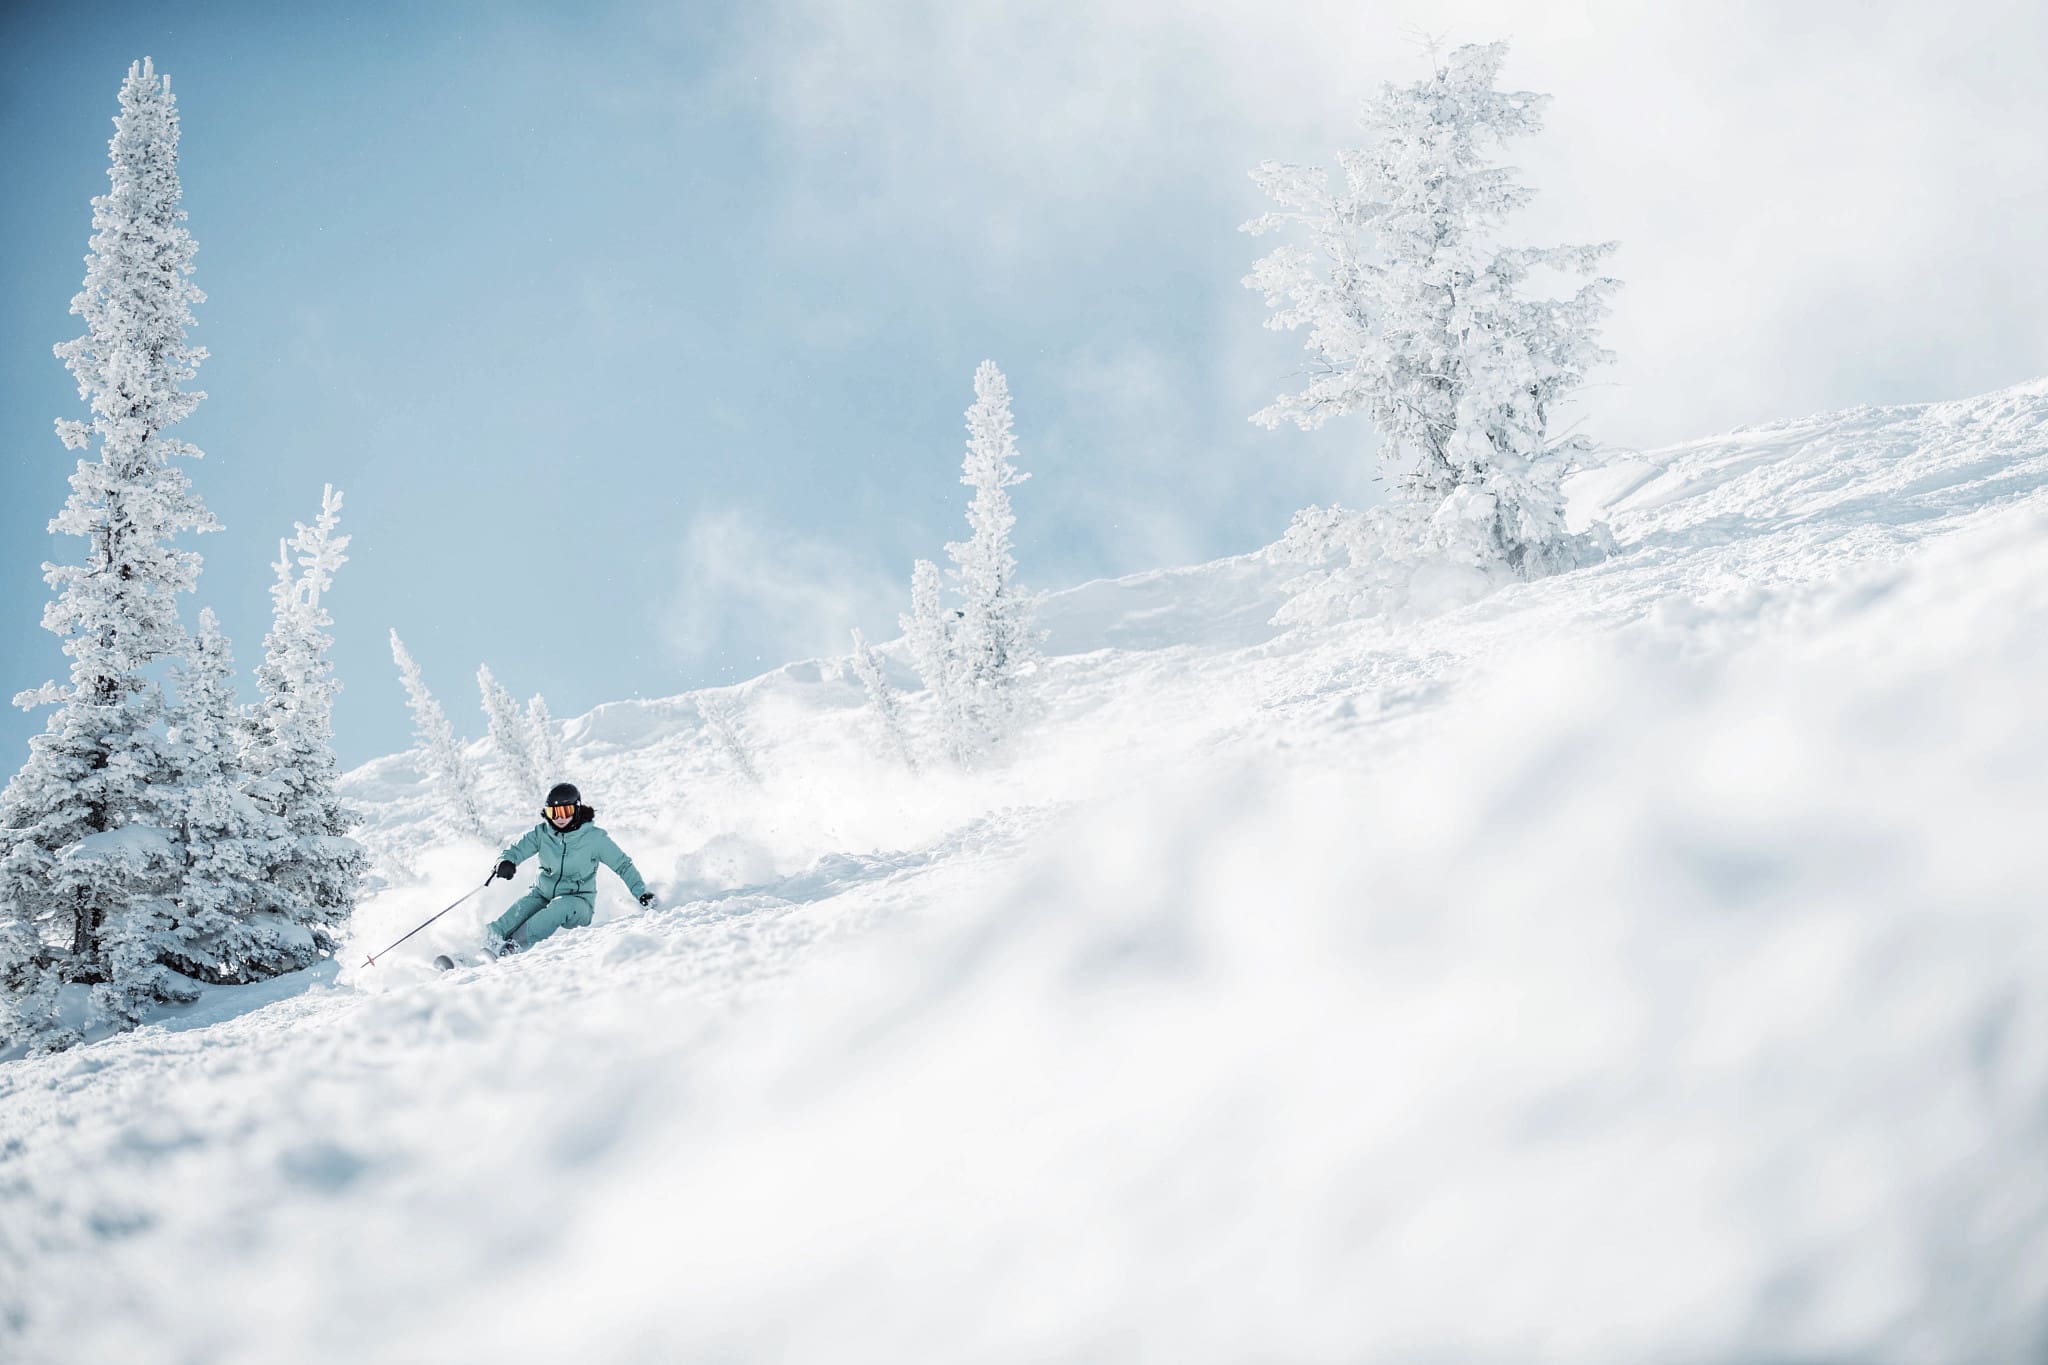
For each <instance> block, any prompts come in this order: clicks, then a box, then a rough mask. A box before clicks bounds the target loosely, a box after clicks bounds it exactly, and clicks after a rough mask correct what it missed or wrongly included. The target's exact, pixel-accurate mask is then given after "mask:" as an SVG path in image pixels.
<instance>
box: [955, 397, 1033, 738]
mask: <svg viewBox="0 0 2048 1365" xmlns="http://www.w3.org/2000/svg"><path fill="white" fill-rule="evenodd" d="M1016 456H1017V438H1016V436H1015V434H1014V433H1013V431H1012V430H1011V419H1010V388H1009V384H1008V383H1007V382H1006V381H1005V380H1004V379H1003V372H1002V371H1001V370H999V369H997V368H996V365H995V362H994V361H992V360H984V361H982V362H981V365H980V367H979V368H978V369H976V370H975V372H974V405H973V406H972V407H970V408H968V409H967V454H966V457H965V459H964V460H962V462H961V473H960V482H961V483H964V484H966V485H967V486H968V487H969V488H972V489H973V490H974V497H973V499H972V500H971V501H970V502H969V503H968V505H967V525H968V527H969V529H970V530H971V531H972V532H973V534H972V535H971V536H969V537H968V539H966V540H965V541H961V542H957V543H955V544H951V545H948V546H947V547H946V553H947V554H948V555H950V556H952V559H953V565H954V568H953V579H954V583H955V585H956V586H957V587H958V588H959V590H960V597H961V607H960V617H959V620H958V622H957V624H956V625H955V627H954V629H953V632H952V651H953V660H954V670H955V678H956V681H957V685H958V688H959V698H958V709H959V712H960V715H961V719H962V721H963V722H964V723H965V725H966V727H967V728H966V734H965V736H964V738H965V740H966V747H967V748H968V750H969V752H970V753H971V752H976V751H980V750H984V749H987V748H989V747H991V746H993V745H995V744H997V743H999V742H1000V741H1001V740H1002V739H1003V738H1005V737H1006V736H1007V735H1008V734H1009V733H1010V732H1011V731H1012V730H1013V729H1014V727H1015V725H1016V723H1017V721H1018V720H1019V719H1020V716H1021V711H1022V688H1023V680H1024V679H1025V678H1027V677H1029V676H1030V675H1031V674H1033V673H1034V672H1036V671H1037V667H1038V638H1037V636H1036V635H1035V634H1034V633H1033V631H1032V629H1031V601H1030V599H1029V598H1028V597H1026V596H1025V595H1024V594H1023V593H1022V592H1020V591H1019V590H1018V587H1017V582H1016V578H1017V560H1016V557H1015V556H1014V555H1012V554H1011V552H1010V528H1011V527H1013V526H1015V525H1016V524H1017V518H1016V515H1015V514H1014V513H1013V512H1012V511H1011V510H1010V493H1009V490H1010V489H1012V488H1014V487H1016V486H1017V485H1018V484H1020V483H1023V482H1024V481H1025V480H1026V479H1028V478H1030V477H1031V476H1030V475H1029V474H1024V473H1020V472H1019V471H1018V469H1017V467H1016Z"/></svg>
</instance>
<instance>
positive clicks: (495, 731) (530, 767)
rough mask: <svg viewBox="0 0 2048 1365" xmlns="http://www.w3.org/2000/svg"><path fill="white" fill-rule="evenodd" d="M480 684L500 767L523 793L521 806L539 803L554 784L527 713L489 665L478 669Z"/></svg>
mask: <svg viewBox="0 0 2048 1365" xmlns="http://www.w3.org/2000/svg"><path fill="white" fill-rule="evenodd" d="M476 685H477V690H478V691H479V692H480V693H481V694H482V695H483V702H484V719H485V720H486V721H487V722H489V725H490V735H491V748H492V749H493V750H494V751H495V752H496V753H497V755H498V762H499V764H500V766H501V767H502V768H503V769H504V771H505V775H506V776H507V777H508V778H510V779H511V781H512V786H513V789H514V790H515V791H516V792H517V793H518V794H519V802H518V805H519V809H520V810H522V811H524V810H525V809H526V808H527V807H528V806H533V805H538V804H539V803H540V800H541V798H542V797H543V796H544V795H546V793H547V789H548V788H549V787H550V786H551V785H553V783H552V781H551V780H550V779H548V778H545V777H543V776H542V775H541V768H540V763H539V760H538V759H537V758H536V757H535V756H534V752H533V733H532V729H531V727H530V726H529V724H528V722H527V717H526V715H525V714H524V713H523V712H521V711H520V709H519V703H518V702H516V701H514V700H513V699H512V694H511V693H510V692H508V691H506V690H505V685H504V684H503V683H501V682H499V681H498V680H497V679H496V678H495V677H493V676H492V675H491V666H490V665H489V664H483V665H481V666H479V667H478V668H477V671H476Z"/></svg>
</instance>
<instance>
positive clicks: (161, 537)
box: [0, 59, 216, 1048]
mask: <svg viewBox="0 0 2048 1365" xmlns="http://www.w3.org/2000/svg"><path fill="white" fill-rule="evenodd" d="M120 101H121V112H120V115H119V116H118V117H117V118H116V119H115V120H114V138H113V141H112V142H111V143H110V144H109V147H110V156H111V163H112V164H111V165H110V166H109V168H108V171H107V175H108V179H109V181H110V182H111V184H110V186H109V189H108V191H107V193H105V194H103V195H101V196H99V197H97V198H95V199H94V200H93V230H94V231H93V238H92V249H91V253H90V254H89V255H88V256H87V257H86V274H85V285H84V288H83V289H82V290H81V291H80V292H79V294H78V295H77V297H76V298H74V299H73V300H72V303H71V310H72V312H74V313H76V314H78V315H79V316H80V317H82V318H83V319H84V320H85V334H84V335H83V336H80V337H78V338H77V339H76V340H73V341H69V342H65V343H63V344H62V345H60V346H58V347H57V348H56V353H57V355H58V357H59V358H60V359H61V360H63V362H64V364H65V366H66V368H68V369H69V370H70V371H71V374H72V377H73V378H74V379H76V380H77V383H78V392H79V396H80V398H81V399H83V400H85V401H86V402H87V403H88V404H89V406H90V409H91V416H90V419H89V420H87V421H83V422H80V421H60V422H58V424H57V432H58V435H59V437H60V438H61V439H62V440H63V442H64V444H65V446H66V447H68V448H70V449H73V450H82V449H85V448H87V447H89V446H92V445H94V444H97V447H98V450H97V457H96V458H87V459H81V460H80V461H79V463H78V467H77V469H76V471H75V472H74V473H73V474H72V476H71V496H70V498H69V499H68V500H67V502H66V503H65V505H64V509H63V511H62V512H61V513H59V514H58V516H57V517H56V518H55V519H54V520H53V521H52V522H51V523H50V530H51V532H52V533H53V534H54V533H63V534H66V535H74V536H77V537H79V538H80V539H81V540H82V541H84V543H85V548H84V554H83V558H82V562H79V563H75V564H50V565H47V566H46V568H45V575H44V576H45V580H46V581H47V582H48V583H49V584H50V586H51V587H52V588H53V589H54V590H55V591H56V597H55V599H54V600H53V601H52V602H51V603H50V604H49V606H48V608H47V609H46V610H45V611H44V613H43V625H44V627H45V628H46V629H48V630H50V631H51V632H52V633H54V634H55V635H57V636H58V637H59V638H60V639H61V640H62V641H63V642H64V652H65V653H66V654H67V655H69V656H70V659H71V670H70V679H69V681H68V682H67V683H65V684H62V685H59V684H56V683H47V684H45V685H44V686H43V687H41V688H39V689H36V690H33V691H30V692H26V693H23V694H21V695H20V696H18V697H17V698H16V699H15V700H16V703H17V704H18V705H22V706H24V707H35V706H52V707H54V708H55V710H54V712H53V713H52V715H51V717H50V720H49V722H48V725H47V727H46V728H45V730H44V731H43V733H42V734H40V735H38V736H36V737H35V738H34V739H33V740H32V741H31V743H30V751H29V759H28V762H27V763H26V764H25V765H24V766H23V768H22V769H21V771H20V772H18V773H17V774H16V775H15V776H14V778H13V780H12V781H10V782H9V783H8V785H7V788H6V791H5V792H4V793H0V982H4V986H5V989H4V993H0V1002H4V1003H0V1011H4V1013H0V1034H4V1035H5V1036H7V1037H9V1038H10V1039H13V1040H16V1041H26V1042H29V1043H30V1044H31V1045H33V1046H36V1047H40V1048H54V1047H61V1046H64V1045H66V1044H67V1043H68V1042H70V1041H72V1040H73V1039H74V1038H75V1036H76V1034H75V1032H74V1031H72V1029H71V1028H70V1027H68V1025H67V1024H66V1023H65V1022H64V1021H61V1020H60V1019H59V1018H58V1015H57V1007H58V1004H59V1001H58V986H59V983H60V982H77V983H89V984H90V985H91V987H92V990H91V992H90V1000H91V1004H90V1009H89V1012H88V1014H87V1016H86V1018H85V1020H84V1022H85V1023H86V1024H88V1025H89V1026H90V1025H100V1024H107V1025H113V1026H116V1027H122V1026H127V1025H130V1024H133V1023H134V1022H136V1021H137V1020H138V1019H139V1018H140V1017H141V1016H142V1015H143V1013H144V1012H146V1011H147V1010H148V1009H149V1008H150V1007H151V1006H152V1005H154V1004H156V1003H158V1002H160V1001H176V1000H182V999H188V998H190V996H191V994H192V988H191V983H190V982H189V981H188V980H187V979H186V978H185V977H183V976H182V975H180V974H179V973H177V972H175V971H173V970H171V969H170V968H169V967H167V966H165V965H164V963H165V960H166V959H174V958H175V957H176V954H177V952H178V949H179V944H178V942H177V938H176V935H175V933H174V932H173V911H172V896H173V894H174V892H175V891H176V889H177V885H178V880H179V866H180V862H181V859H180V857H179V854H178V850H177V849H176V848H175V846H174V842H173V834H172V831H174V830H175V829H176V828H177V827H178V825H179V824H180V822H181V820H182V818H183V811H182V809H181V799H180V797H179V794H178V789H177V785H176V779H177V776H178V774H177V770H176V760H175V757H174V755H173V754H172V752H171V740H170V737H169V734H168V727H167V726H166V724H165V711H166V702H165V698H164V694H163V689H162V686H161V684H160V682H159V681H158V678H157V676H156V670H157V667H158V666H159V665H161V664H164V663H166V662H170V661H174V660H176V659H178V658H179V657H180V656H181V655H182V654H183V652H184V650H185V647H186V640H185V632H184V630H183V628H182V627H181V626H180V624H179V621H178V607H177V597H178V594H180V593H183V592H189V591H191V590H192V589H193V587H194V586H195V585H196V583H197V580H198V575H199V556H198V555H197V554H195V553H193V552H191V551H189V550H183V549H179V548H177V547H176V545H175V544H174V541H175V540H176V538H177V537H178V536H180V535H183V534H186V533H189V532H197V531H210V530H213V529H216V523H215V521H214V519H213V517H212V515H211V514H210V513H208V511H207V510H206V508H205V506H204V505H203V504H202V503H201V502H200V500H199V498H198V497H197V496H196V495H195V494H194V493H193V491H192V488H191V485H190V483H189V482H188V480H187V479H186V477H185V474H184V472H183V470H182V469H181V468H179V466H178V461H180V460H184V459H196V458H198V456H199V451H198V450H197V449H195V448H194V447H192V446H190V445H188V444H186V443H185V442H183V441H179V440H176V439H174V438H172V437H171V436H170V435H169V434H168V432H169V431H170V429H171V428H172V427H174V426H175V425H176V424H177V423H178V422H180V421H182V420H183V419H184V418H186V417H187V416H189V415H191V413H192V411H193V409H194V408H196V407H197V406H198V404H199V402H200V400H201V399H202V398H203V397H204V396H205V395H204V394H202V393H199V392H196V391H194V392H187V391H186V390H185V389H184V387H183V386H184V385H185V384H186V383H187V382H189V381H190V380H191V379H192V378H193V377H194V376H195V375H196V374H197V373H198V366H199V363H200V361H201V360H202V359H204V358H205V354H206V353H205V351H204V350H202V349H201V348H199V347H196V346H191V345H188V344H187V343H186V339H185V334H186V329H187V328H188V327H190V326H191V325H192V305H193V304H195V303H197V302H200V301H201V300H202V299H203V298H204V295H202V294H201V293H200V291H199V289H198V287H197V286H196V285H194V284H193V283H192V280H191V278H190V277H191V274H192V258H193V254H194V251H195V249H196V248H195V246H194V243H193V241H192V237H191V234H190V233H189V232H188V231H187V230H186V228H185V225H184V220H185V214H184V212H183V211H182V210H181V209H180V207H179V199H180V195H181V190H180V186H179V182H178V110H177V103H176V101H175V100H174V99H173V97H172V95H171V88H170V81H169V79H168V78H167V77H163V76H159V75H158V74H157V72H156V70H155V68H154V67H153V65H152V64H151V63H150V62H149V61H148V60H147V59H145V60H143V61H141V62H138V63H136V64H135V65H134V66H132V67H130V68H129V71H128V77H127V80H126V81H125V82H124V83H123V84H122V87H121V94H120Z"/></svg>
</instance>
